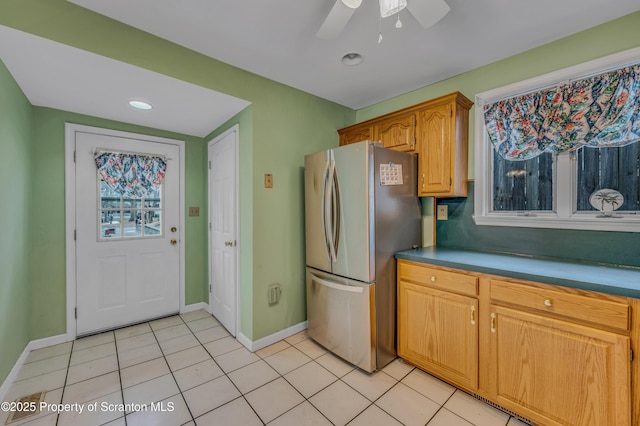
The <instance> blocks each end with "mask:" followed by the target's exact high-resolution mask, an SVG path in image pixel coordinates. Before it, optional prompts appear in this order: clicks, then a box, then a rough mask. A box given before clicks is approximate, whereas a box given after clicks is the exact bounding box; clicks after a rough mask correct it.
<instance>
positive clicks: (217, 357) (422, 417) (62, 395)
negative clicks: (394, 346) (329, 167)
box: [0, 311, 524, 426]
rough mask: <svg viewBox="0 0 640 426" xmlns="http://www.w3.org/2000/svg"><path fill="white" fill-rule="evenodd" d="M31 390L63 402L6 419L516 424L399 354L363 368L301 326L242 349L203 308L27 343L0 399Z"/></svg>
mask: <svg viewBox="0 0 640 426" xmlns="http://www.w3.org/2000/svg"><path fill="white" fill-rule="evenodd" d="M41 390H42V391H46V394H45V401H46V402H47V403H49V404H54V405H51V406H50V407H53V406H55V404H70V405H69V407H70V408H71V410H70V411H67V412H60V413H55V412H52V411H47V410H45V411H44V412H42V413H40V414H39V415H37V416H34V417H29V418H27V419H25V420H24V421H23V422H16V423H11V424H12V425H14V424H15V425H18V424H26V425H29V426H40V425H56V424H57V425H61V426H70V425H87V426H93V425H110V426H121V425H153V426H159V425H168V426H181V425H189V426H195V425H198V426H202V425H216V426H219V425H220V426H222V425H234V426H236V425H239V426H251V425H263V424H269V425H277V426H283V425H296V426H304V425H315V426H322V425H338V426H342V425H347V424H348V425H352V426H360V425H362V426H378V425H380V426H392V425H426V424H428V425H429V426H470V425H476V426H505V425H508V426H523V425H524V423H522V422H520V421H518V420H516V419H515V418H510V416H509V415H508V414H506V413H504V412H502V411H500V410H497V409H495V408H493V407H491V406H489V405H487V404H485V403H483V402H480V401H478V400H476V399H474V398H472V397H471V396H469V395H467V394H466V393H464V392H462V391H460V390H457V389H456V388H454V387H452V386H449V385H448V384H446V383H444V382H442V381H440V380H438V379H436V378H434V377H433V376H430V375H429V374H426V373H424V372H422V371H420V370H418V369H416V368H414V367H412V366H410V365H408V364H406V363H404V362H402V361H401V360H399V359H398V360H395V361H393V362H392V363H391V364H389V365H388V366H387V367H385V368H384V369H383V370H382V371H379V372H376V373H374V374H367V373H364V372H362V371H360V370H358V369H355V368H354V367H353V366H351V365H350V364H347V363H346V362H344V361H342V360H341V359H339V358H337V357H335V356H334V355H332V354H331V353H328V352H326V351H325V350H324V349H323V348H322V347H321V346H319V345H317V344H316V343H315V342H313V341H312V340H309V339H308V338H307V335H306V332H301V333H298V334H296V335H294V336H291V337H289V338H287V339H285V340H282V341H280V342H278V343H275V344H273V345H271V346H269V347H266V348H264V349H261V350H259V351H257V352H255V353H251V352H249V351H248V350H246V349H245V348H244V347H243V346H242V345H241V344H240V343H238V341H237V340H235V339H234V338H233V337H231V336H230V335H229V333H227V331H226V330H225V329H224V328H223V327H222V326H221V325H220V324H219V323H218V321H216V319H215V318H213V317H212V316H211V315H209V314H208V313H206V312H205V311H196V312H190V313H187V314H184V315H176V316H172V317H167V318H163V319H159V320H156V321H151V322H148V323H144V324H139V325H134V326H131V327H127V328H122V329H119V330H115V331H110V332H106V333H102V334H98V335H95V336H90V337H85V338H82V339H78V340H76V341H75V342H70V343H64V344H60V345H56V346H51V347H47V348H44V349H39V350H35V351H32V352H31V353H30V354H29V356H28V358H27V360H26V362H25V364H24V365H23V367H22V369H21V370H20V372H19V375H18V377H17V380H16V382H15V383H14V384H13V385H12V387H11V388H10V389H9V391H8V394H7V395H6V396H5V398H4V399H5V401H13V400H15V399H16V398H19V397H22V396H26V395H29V394H31V393H35V392H38V391H41ZM76 403H77V405H73V404H76ZM151 403H159V404H154V405H153V407H152V405H151ZM78 407H82V408H83V411H82V412H80V411H79V408H78ZM142 407H147V410H146V411H145V410H141V408H142ZM152 408H153V409H152ZM7 417H8V413H6V412H1V411H0V425H4V424H5V421H6V420H7Z"/></svg>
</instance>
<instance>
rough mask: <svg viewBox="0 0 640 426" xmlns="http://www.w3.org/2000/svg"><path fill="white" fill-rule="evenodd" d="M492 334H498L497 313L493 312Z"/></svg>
mask: <svg viewBox="0 0 640 426" xmlns="http://www.w3.org/2000/svg"><path fill="white" fill-rule="evenodd" d="M491 332H492V333H495V332H496V313H495V312H491Z"/></svg>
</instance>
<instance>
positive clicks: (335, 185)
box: [332, 162, 342, 260]
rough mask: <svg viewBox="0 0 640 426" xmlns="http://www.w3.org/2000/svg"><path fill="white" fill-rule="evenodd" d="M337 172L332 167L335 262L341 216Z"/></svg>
mask: <svg viewBox="0 0 640 426" xmlns="http://www.w3.org/2000/svg"><path fill="white" fill-rule="evenodd" d="M338 182H339V179H338V171H337V169H336V167H335V162H334V167H333V194H332V195H333V203H334V204H333V205H334V209H333V212H334V215H333V229H332V230H333V252H334V256H335V258H336V260H338V247H339V244H340V217H341V216H342V211H341V202H340V185H339V184H338Z"/></svg>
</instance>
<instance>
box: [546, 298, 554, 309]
mask: <svg viewBox="0 0 640 426" xmlns="http://www.w3.org/2000/svg"><path fill="white" fill-rule="evenodd" d="M544 306H546V307H547V308H550V307H552V306H553V302H552V301H551V299H545V300H544Z"/></svg>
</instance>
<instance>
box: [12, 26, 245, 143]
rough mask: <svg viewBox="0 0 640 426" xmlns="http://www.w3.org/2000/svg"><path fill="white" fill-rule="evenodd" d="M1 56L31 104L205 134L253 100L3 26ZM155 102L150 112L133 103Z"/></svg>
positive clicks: (184, 132) (188, 133)
mask: <svg viewBox="0 0 640 426" xmlns="http://www.w3.org/2000/svg"><path fill="white" fill-rule="evenodd" d="M0 58H1V59H2V61H3V62H4V63H5V65H6V66H7V68H8V69H9V71H10V72H11V74H12V75H13V77H14V78H15V80H16V82H17V83H18V85H19V86H20V88H21V89H22V91H23V92H24V94H25V95H26V97H27V99H29V102H31V104H32V105H36V106H44V107H49V108H55V109H60V110H64V111H71V112H76V113H80V114H86V115H91V116H96V117H102V118H107V119H111V120H117V121H123V122H126V123H133V124H138V125H141V126H148V127H152V128H156V129H162V130H168V131H173V132H178V133H183V134H187V135H195V136H200V137H204V136H206V135H208V134H209V133H211V131H212V130H214V129H216V128H217V127H218V126H220V125H221V124H223V123H224V122H225V121H226V120H228V119H229V118H231V117H232V116H233V115H234V114H236V113H237V112H239V111H241V110H242V109H244V108H245V107H246V106H247V105H249V102H246V101H243V100H241V99H237V98H234V97H232V96H227V95H224V94H222V93H218V92H215V91H213V90H209V89H206V88H204V87H200V86H196V85H194V84H191V83H187V82H184V81H181V80H177V79H175V78H171V77H167V76H165V75H162V74H158V73H155V72H152V71H149V70H145V69H142V68H139V67H135V66H133V65H130V64H125V63H123V62H119V61H115V60H113V59H109V58H106V57H104V56H100V55H96V54H93V53H89V52H86V51H83V50H80V49H76V48H73V47H70V46H67V45H64V44H60V43H57V42H54V41H51V40H47V39H43V38H40V37H36V36H34V35H31V34H27V33H24V32H21V31H17V30H15V29H12V28H8V27H5V26H1V25H0ZM131 99H139V100H143V101H146V102H149V103H150V104H152V106H153V109H152V110H150V111H140V110H136V109H134V108H132V107H131V106H129V104H128V102H129V100H131Z"/></svg>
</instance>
